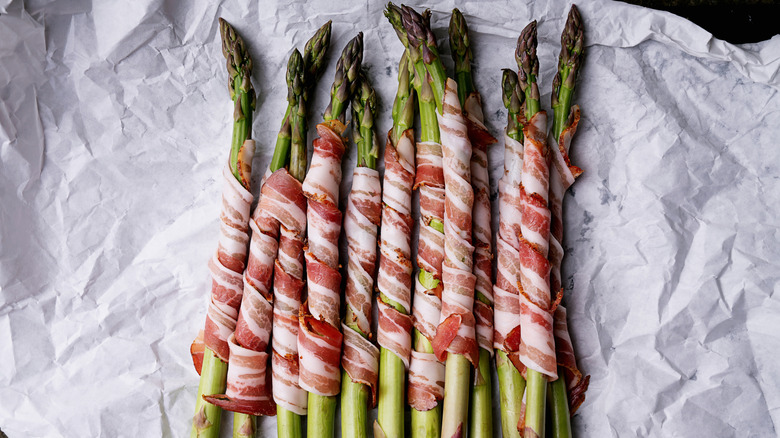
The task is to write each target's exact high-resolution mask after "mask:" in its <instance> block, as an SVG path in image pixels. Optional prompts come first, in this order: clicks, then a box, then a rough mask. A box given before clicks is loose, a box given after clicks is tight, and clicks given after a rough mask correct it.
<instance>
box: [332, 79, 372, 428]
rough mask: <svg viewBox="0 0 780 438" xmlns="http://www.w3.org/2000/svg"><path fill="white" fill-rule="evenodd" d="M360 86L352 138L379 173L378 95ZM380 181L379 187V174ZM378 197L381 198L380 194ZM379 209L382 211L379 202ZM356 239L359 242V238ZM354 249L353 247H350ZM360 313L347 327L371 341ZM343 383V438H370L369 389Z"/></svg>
mask: <svg viewBox="0 0 780 438" xmlns="http://www.w3.org/2000/svg"><path fill="white" fill-rule="evenodd" d="M358 82H359V84H360V85H359V88H358V90H357V91H356V93H355V94H354V96H353V97H352V123H353V135H352V137H353V139H354V141H355V144H356V145H357V166H359V167H368V168H369V169H374V170H376V165H377V158H378V155H379V144H378V141H377V137H376V132H375V131H374V116H375V114H376V92H374V89H373V87H371V83H370V82H369V81H368V77H367V75H366V72H365V71H364V70H361V71H360V75H359V80H358ZM376 178H377V179H376V181H377V183H378V181H379V176H378V174H377V177H376ZM353 190H363V188H361V187H354V186H353ZM376 196H377V197H378V196H379V194H377V195H376ZM376 205H377V207H379V203H378V202H377V204H376ZM349 208H350V207H347V209H348V210H347V212H348V213H347V214H349ZM377 213H379V211H377ZM378 215H379V214H377V216H378ZM377 225H378V224H377ZM376 231H377V230H376V228H375V231H374V236H376ZM348 232H349V231H348ZM356 238H359V236H357V237H356ZM349 239H351V238H349ZM374 243H376V242H374ZM350 245H352V244H351V243H350ZM374 249H375V248H374ZM350 269H351V263H350ZM347 281H348V282H349V281H351V279H348V280H347ZM368 288H369V289H371V285H370V284H369V285H368ZM359 311H360V310H359V309H353V308H352V306H351V305H350V303H349V302H347V312H346V318H345V323H346V325H347V327H348V329H351V330H355V331H356V332H357V333H359V334H360V335H361V336H363V337H364V338H368V337H369V333H366V332H364V331H362V330H361V329H360V327H359V325H358V319H357V318H356V316H355V314H356V312H359ZM368 317H369V318H370V315H368ZM341 382H342V389H341V432H342V436H343V437H345V438H360V437H367V436H368V431H367V428H366V426H367V421H368V408H369V396H370V392H369V387H368V386H366V385H364V384H362V383H358V382H354V381H353V380H352V378H351V377H350V376H349V373H347V371H346V370H344V371H343V372H342V376H341Z"/></svg>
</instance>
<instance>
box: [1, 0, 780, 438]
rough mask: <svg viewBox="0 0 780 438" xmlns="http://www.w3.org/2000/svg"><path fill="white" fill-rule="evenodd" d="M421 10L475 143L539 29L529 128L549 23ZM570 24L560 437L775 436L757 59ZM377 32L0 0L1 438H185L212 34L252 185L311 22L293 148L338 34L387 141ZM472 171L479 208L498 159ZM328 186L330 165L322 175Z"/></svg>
mask: <svg viewBox="0 0 780 438" xmlns="http://www.w3.org/2000/svg"><path fill="white" fill-rule="evenodd" d="M420 6H421V5H420ZM426 6H428V7H431V8H432V9H433V11H434V14H433V26H434V27H435V31H436V34H437V36H438V37H439V40H440V47H441V48H442V53H443V54H444V59H445V63H446V65H447V66H448V67H451V66H452V62H451V61H450V59H449V57H448V55H447V54H448V53H449V52H448V50H449V49H448V43H447V42H446V26H447V23H448V21H449V12H450V11H451V9H452V8H453V7H455V6H457V7H459V8H460V9H461V10H462V11H463V12H464V13H465V15H466V17H467V19H468V22H469V25H470V27H471V32H472V33H471V36H472V41H473V43H474V46H475V48H474V55H475V76H476V81H477V87H478V89H479V91H480V92H481V93H482V95H483V100H484V105H485V114H486V118H487V124H488V126H489V128H490V129H491V131H492V132H493V133H494V134H495V135H496V136H499V134H500V132H501V130H502V129H503V126H504V124H505V111H504V108H503V105H502V104H501V100H500V94H499V81H500V77H501V73H500V68H503V67H514V45H515V41H516V38H517V36H518V34H519V32H520V30H521V29H522V28H523V27H524V26H525V25H526V24H527V23H528V22H529V21H530V20H531V19H537V20H539V56H540V62H541V89H542V90H543V92H544V93H545V94H544V96H543V97H542V102H543V106H544V107H545V108H548V109H549V92H550V91H549V90H550V87H551V82H552V78H553V72H554V68H555V63H556V60H557V55H558V51H559V50H560V48H559V38H560V37H559V36H560V32H561V30H562V27H563V24H564V21H565V17H566V12H567V10H568V7H569V2H568V1H562V0H551V1H539V2H516V1H515V2H504V1H485V2H476V1H464V2H457V3H455V2H453V1H447V0H430V1H428V2H427V4H426ZM579 6H580V9H581V12H582V15H583V18H584V20H585V25H586V38H587V57H586V62H585V65H584V67H583V74H582V76H581V81H580V83H579V85H578V87H577V92H576V97H575V100H576V102H577V103H579V104H580V105H581V107H582V109H583V121H582V123H581V125H580V126H581V129H580V132H578V134H577V136H576V137H575V140H574V144H573V147H572V159H573V162H574V163H575V164H577V165H579V166H580V167H582V168H583V169H584V170H585V173H584V175H583V176H582V177H581V179H579V180H578V182H577V183H576V185H575V186H574V188H573V190H572V191H571V193H570V194H569V196H567V199H566V204H565V216H566V217H565V227H566V228H565V229H566V233H567V236H566V239H565V248H566V252H567V257H566V261H565V265H564V278H565V281H564V284H565V285H566V287H567V296H566V301H567V305H568V310H569V326H570V327H571V331H572V336H573V339H574V342H575V347H576V350H577V355H578V359H579V364H580V367H581V368H582V369H583V371H584V372H586V373H588V374H590V375H591V376H592V379H591V385H590V390H589V391H588V393H587V399H586V401H585V404H584V405H583V406H582V408H581V409H580V411H579V412H578V413H577V415H576V416H575V417H574V419H573V426H574V429H575V433H576V435H577V436H593V437H604V436H642V437H643V436H664V437H668V436H681V437H713V436H718V437H720V436H741V437H742V436H751V437H754V436H755V437H768V436H776V435H777V433H778V432H777V424H778V422H780V395H779V394H780V372H779V371H780V370H779V369H778V366H777V361H778V358H779V357H780V354H779V353H778V351H780V338H779V337H778V332H779V330H778V329H779V328H780V322H778V321H780V302H779V300H778V298H777V296H776V295H774V292H775V289H777V288H778V286H780V263H779V262H778V260H779V259H780V242H779V236H778V234H779V232H778V226H779V225H780V179H778V178H779V175H780V147H778V141H779V140H778V139H780V96H778V89H779V88H780V74H778V69H779V68H780V37H778V36H776V37H775V38H773V39H772V40H769V41H765V42H763V43H758V44H752V45H748V46H734V45H731V44H728V43H725V42H723V41H719V40H716V39H714V38H713V37H712V36H711V35H710V34H709V33H707V32H706V31H704V30H702V29H700V28H699V27H697V26H695V25H693V24H691V23H690V22H687V21H685V20H683V19H681V18H679V17H676V16H674V15H671V14H667V13H663V12H658V11H653V10H649V9H643V8H639V7H634V6H630V5H627V4H623V3H618V2H611V1H606V0H603V1H593V2H587V3H584V2H583V3H582V4H580V5H579ZM382 8H383V4H382V3H381V2H372V3H358V2H354V3H353V2H343V1H331V0H316V1H309V2H304V1H302V0H301V1H292V0H290V1H284V0H263V1H260V2H258V1H231V2H224V3H222V2H211V1H192V2H177V1H162V0H139V1H133V2H111V1H95V2H94V3H93V2H89V1H50V2H44V1H30V2H27V3H26V4H24V5H23V4H22V2H21V1H11V2H10V3H9V2H8V0H5V1H0V14H2V15H0V429H1V430H2V431H3V432H4V433H6V434H7V435H8V436H9V437H11V438H16V437H43V436H46V437H56V436H66V437H84V436H142V437H147V436H176V437H183V436H188V435H189V430H190V426H189V421H190V418H191V416H192V413H193V410H194V402H195V394H196V390H197V382H198V378H197V374H196V373H195V371H194V370H193V367H192V364H191V361H190V357H189V351H188V348H189V344H190V341H191V340H192V338H193V337H194V336H195V334H196V333H197V331H198V330H199V329H200V328H202V326H203V323H204V318H205V310H206V300H207V298H206V297H207V294H208V290H209V282H208V278H209V277H208V271H207V268H206V262H207V260H208V258H209V257H210V256H211V254H212V253H213V251H214V249H215V247H216V242H217V230H218V222H217V217H218V201H219V193H220V184H221V181H220V172H221V169H222V165H223V163H224V161H225V160H226V157H227V152H228V148H229V141H230V132H231V109H232V106H231V103H230V101H229V97H228V93H227V87H226V82H227V81H226V73H225V71H224V70H225V69H224V60H223V57H222V54H221V50H220V44H219V41H218V26H217V17H220V16H222V17H224V18H226V19H227V20H229V21H230V22H232V23H233V24H235V26H236V27H237V29H238V30H239V31H240V32H241V33H242V34H243V36H244V38H245V39H246V41H247V43H248V45H249V47H250V50H251V52H252V54H253V57H254V60H255V63H254V65H255V70H254V76H253V80H254V83H255V87H256V89H257V90H258V111H257V112H256V114H255V123H254V137H255V138H256V139H257V141H258V151H259V152H258V156H257V159H256V161H255V166H256V167H255V175H260V174H261V173H262V170H263V169H264V168H265V166H267V163H268V161H269V158H270V153H271V151H270V148H271V147H272V145H273V142H274V139H275V135H276V131H277V129H278V126H279V123H280V120H281V116H282V112H283V111H284V107H285V102H284V97H285V93H286V88H285V84H284V68H285V65H286V60H287V56H288V55H289V52H290V50H291V49H292V47H298V48H299V49H302V47H303V44H304V42H305V41H306V40H307V39H308V38H309V36H310V35H311V34H312V33H313V31H314V30H315V29H316V28H317V27H319V26H320V25H322V24H323V23H324V22H325V21H327V20H333V39H332V50H331V57H330V63H329V67H328V70H327V71H326V72H325V74H324V75H323V79H322V80H321V81H320V82H319V84H318V85H317V90H316V96H315V98H314V99H313V102H312V106H311V113H312V114H313V117H312V119H311V121H310V123H311V125H312V126H313V125H314V124H315V123H316V122H317V120H318V119H319V117H320V115H321V114H322V111H323V110H324V108H325V106H326V104H327V100H326V96H327V92H328V89H329V87H330V81H331V80H332V78H333V73H334V70H335V59H336V56H337V54H338V53H339V52H340V51H341V49H342V48H343V46H344V44H345V43H346V42H347V41H348V40H349V39H350V38H352V37H353V36H354V34H355V33H357V32H358V31H363V32H364V33H365V57H364V64H365V65H366V66H368V67H369V69H370V77H371V79H372V80H373V82H374V86H375V87H376V89H377V91H378V94H379V96H380V99H381V107H382V113H381V114H380V116H379V117H378V125H379V130H380V132H381V133H384V132H386V130H387V129H389V128H390V125H391V122H390V106H391V103H392V98H393V96H394V93H395V88H396V79H395V76H396V73H397V61H398V59H399V57H400V55H401V51H402V46H401V44H400V43H399V42H398V41H397V38H396V36H395V34H394V32H393V30H392V28H391V26H390V25H389V24H388V23H387V22H386V21H385V19H384V17H383V15H382ZM381 135H384V134H381ZM490 159H491V178H492V182H493V186H494V190H495V183H496V181H497V178H498V176H499V174H500V171H501V170H500V169H501V167H502V154H501V147H500V146H496V147H494V149H493V150H492V151H491V154H490ZM353 165H354V150H353V151H351V155H350V156H349V157H348V159H347V160H346V162H345V169H346V171H345V175H347V176H349V175H351V170H350V169H351V168H352V166H353ZM350 182H351V181H350V178H348V177H347V178H345V181H344V185H343V191H344V193H346V191H347V189H348V188H349V186H350ZM255 191H257V187H255ZM225 421H226V423H227V424H228V425H229V417H228V416H225ZM274 424H275V423H274V420H273V419H263V420H262V421H261V432H260V434H262V435H263V436H275V432H274ZM498 431H499V429H496V432H497V433H500V432H498Z"/></svg>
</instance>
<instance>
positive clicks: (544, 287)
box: [518, 111, 558, 380]
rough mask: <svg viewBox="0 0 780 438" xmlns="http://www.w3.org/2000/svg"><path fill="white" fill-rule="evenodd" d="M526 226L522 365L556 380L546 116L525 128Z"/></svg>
mask: <svg viewBox="0 0 780 438" xmlns="http://www.w3.org/2000/svg"><path fill="white" fill-rule="evenodd" d="M523 126H524V128H523V135H524V138H525V142H524V145H523V146H524V147H523V175H522V187H523V188H522V191H521V193H520V199H521V207H522V221H521V231H522V237H521V238H520V245H519V250H520V251H519V255H520V326H521V328H522V329H521V331H520V338H521V343H520V346H519V349H518V356H519V359H520V361H522V363H523V364H524V365H525V366H526V367H528V368H531V369H533V370H536V371H538V372H540V373H542V374H545V375H547V376H549V377H550V378H551V379H552V380H555V379H556V378H557V377H558V373H557V367H556V361H555V340H554V337H553V317H552V311H553V310H554V309H553V306H552V302H551V301H552V300H551V296H550V262H549V261H548V260H547V254H548V248H549V238H550V210H549V208H548V193H549V183H550V180H549V161H548V148H547V144H546V141H545V134H544V133H545V130H546V127H547V114H546V113H545V112H544V111H540V112H538V113H536V114H535V115H534V116H533V117H532V118H531V120H529V121H528V122H527V123H523Z"/></svg>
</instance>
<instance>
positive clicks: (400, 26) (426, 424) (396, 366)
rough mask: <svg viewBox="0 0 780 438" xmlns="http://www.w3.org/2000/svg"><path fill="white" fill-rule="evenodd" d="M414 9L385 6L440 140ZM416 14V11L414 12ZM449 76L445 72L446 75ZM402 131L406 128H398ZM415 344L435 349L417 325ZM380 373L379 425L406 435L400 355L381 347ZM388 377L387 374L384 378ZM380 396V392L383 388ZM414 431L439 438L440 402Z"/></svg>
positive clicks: (428, 275)
mask: <svg viewBox="0 0 780 438" xmlns="http://www.w3.org/2000/svg"><path fill="white" fill-rule="evenodd" d="M410 11H411V12H414V11H412V10H411V9H409V8H407V7H405V6H403V7H400V8H399V7H398V6H396V5H394V4H393V3H388V5H387V9H386V10H385V16H386V17H387V18H388V20H389V21H390V23H391V24H392V25H393V28H394V29H395V31H396V34H398V38H399V39H400V40H401V43H403V45H404V48H405V50H406V53H407V54H408V60H409V66H410V68H411V72H410V79H411V80H412V81H411V84H412V85H413V86H414V89H415V92H416V93H417V102H418V108H419V111H420V141H423V142H425V141H433V142H437V143H438V142H439V122H438V120H437V118H436V102H435V97H434V94H433V89H432V88H431V84H430V83H429V81H428V75H427V73H426V70H425V64H424V63H423V59H422V57H423V53H422V48H421V47H420V44H419V43H418V44H416V45H414V46H412V44H410V43H411V41H410V39H409V35H408V32H407V29H406V24H405V22H406V21H407V18H405V16H406V15H409V14H410V13H411V12H410ZM414 14H417V13H416V12H414ZM429 19H430V11H426V12H425V13H424V15H423V16H420V20H421V21H422V22H423V23H426V22H428V20H429ZM445 79H446V76H445ZM398 132H403V131H398ZM427 226H430V227H432V228H434V229H435V230H437V231H438V232H440V233H443V232H444V224H443V223H442V222H441V221H439V220H438V219H432V220H431V221H430V222H429V223H428V225H427ZM419 280H420V284H422V286H423V287H424V288H425V289H426V290H431V289H435V288H436V287H438V285H439V280H438V279H437V278H436V275H435V273H433V272H427V271H425V270H420V273H419ZM394 307H396V309H398V310H399V311H404V309H403V308H402V306H400V305H396V306H394ZM412 342H413V347H414V349H415V350H416V351H420V352H425V353H433V347H432V346H431V343H430V341H428V339H427V338H426V337H425V336H423V335H422V334H421V333H420V332H419V331H418V330H417V329H414V333H413V340H412ZM380 361H381V362H380V373H382V374H384V375H385V376H387V375H391V376H392V377H391V378H392V380H391V385H392V387H393V390H392V391H390V392H391V393H392V394H393V395H394V396H395V398H393V399H394V400H396V399H397V400H398V401H397V402H395V403H388V404H387V405H386V406H387V407H386V408H385V412H387V413H386V414H385V417H386V420H385V422H384V423H383V422H382V421H381V420H382V414H383V410H382V406H381V403H382V399H381V398H380V411H379V412H380V425H382V427H383V429H384V430H385V433H386V435H387V436H388V437H401V438H402V437H403V436H404V427H403V414H402V413H401V412H397V411H396V412H393V411H392V409H397V408H395V406H397V405H400V407H401V408H403V400H404V399H403V394H404V392H403V385H404V372H405V370H404V365H403V362H402V361H401V359H400V358H398V357H396V356H395V355H393V354H392V353H390V352H389V351H384V350H383V351H382V352H381V353H380ZM385 364H387V365H388V366H389V368H390V369H392V370H393V371H394V372H393V373H392V374H391V373H390V372H388V373H387V374H385V373H384V371H382V368H381V367H382V365H385ZM385 380H386V381H387V380H388V379H387V378H386V379H385ZM381 381H382V375H380V391H381V389H382V383H381ZM380 397H381V392H380ZM411 423H412V424H411V434H412V437H415V438H418V437H421V438H434V437H435V438H439V437H440V436H441V406H437V407H435V408H433V409H431V410H428V411H418V410H416V409H412V416H411Z"/></svg>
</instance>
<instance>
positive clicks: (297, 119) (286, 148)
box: [270, 21, 331, 180]
mask: <svg viewBox="0 0 780 438" xmlns="http://www.w3.org/2000/svg"><path fill="white" fill-rule="evenodd" d="M330 33H331V22H330V21H328V22H327V23H325V24H324V25H323V26H322V27H320V28H319V29H318V30H317V32H316V33H315V34H314V36H312V37H311V39H309V41H308V42H306V46H305V48H304V51H303V55H301V54H300V52H298V50H297V49H296V50H294V51H293V53H292V54H291V55H290V60H289V61H288V62H287V77H286V79H287V111H285V114H284V118H283V119H282V127H281V128H280V129H279V134H278V135H277V137H276V147H275V149H274V155H273V158H272V159H271V166H270V168H271V171H272V172H273V171H276V170H278V169H281V168H282V167H285V166H287V164H288V163H287V160H288V159H289V160H290V163H289V164H290V166H289V168H290V173H291V174H293V176H295V177H296V178H297V179H299V180H303V177H304V176H305V173H306V153H305V147H306V133H307V131H308V127H307V123H306V103H307V102H308V99H309V92H310V91H311V89H312V88H313V87H314V84H316V83H317V79H318V78H319V76H320V74H322V71H323V70H324V69H325V67H324V60H325V54H326V53H327V51H328V48H329V47H330ZM291 146H292V147H294V148H295V149H297V150H293V153H292V154H290V147H291ZM301 148H304V153H303V154H301Z"/></svg>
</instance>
